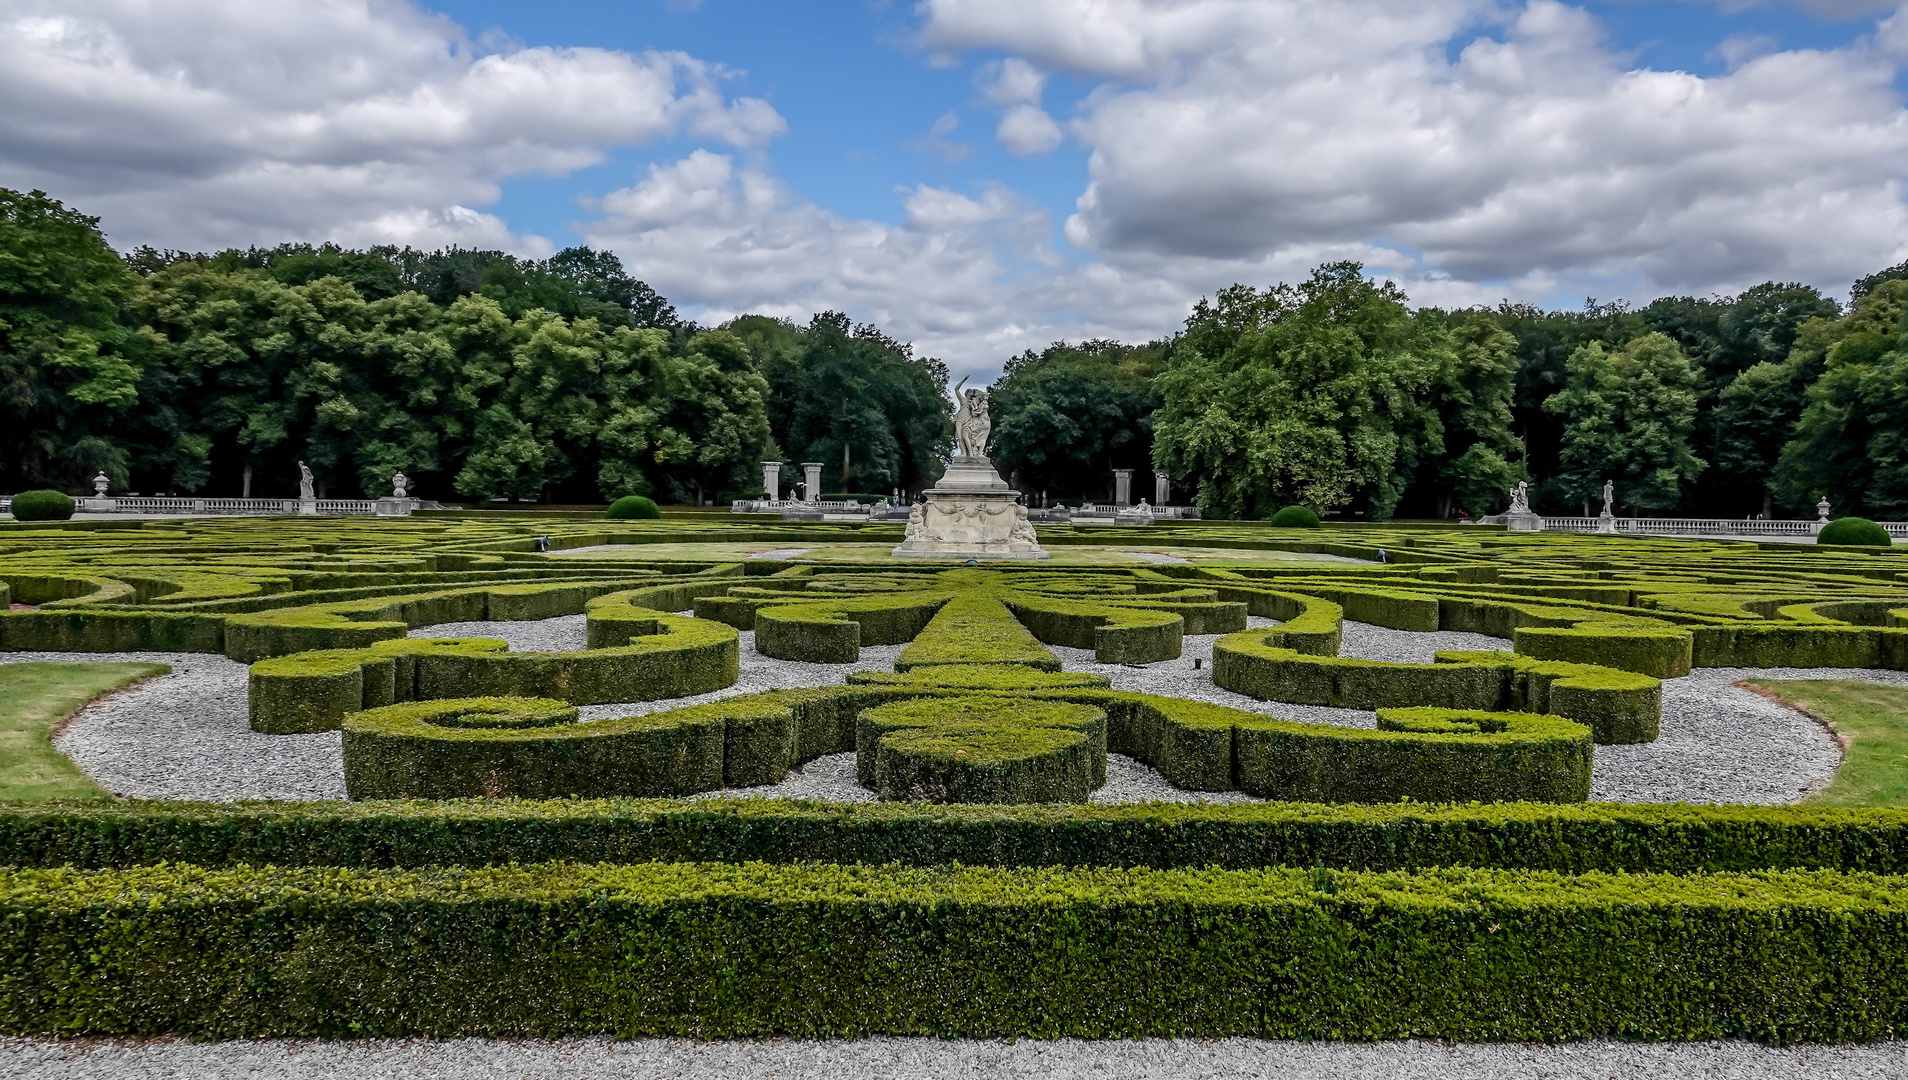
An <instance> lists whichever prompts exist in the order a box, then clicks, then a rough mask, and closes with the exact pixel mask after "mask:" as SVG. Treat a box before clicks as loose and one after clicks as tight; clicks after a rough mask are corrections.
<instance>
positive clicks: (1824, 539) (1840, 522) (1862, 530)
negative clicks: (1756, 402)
mask: <svg viewBox="0 0 1908 1080" xmlns="http://www.w3.org/2000/svg"><path fill="white" fill-rule="evenodd" d="M15 505H18V504H15ZM1815 542H1816V543H1818V544H1862V545H1866V546H1868V547H1890V546H1892V545H1893V544H1894V541H1893V540H1892V539H1890V538H1889V536H1888V530H1887V529H1884V528H1882V527H1881V526H1880V525H1877V524H1875V523H1874V522H1872V521H1870V520H1868V519H1867V518H1864V517H1842V518H1836V519H1835V520H1834V521H1831V522H1829V523H1828V524H1827V525H1824V526H1822V531H1821V532H1820V533H1818V534H1817V535H1816V537H1815Z"/></svg>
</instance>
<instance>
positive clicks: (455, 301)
mask: <svg viewBox="0 0 1908 1080" xmlns="http://www.w3.org/2000/svg"><path fill="white" fill-rule="evenodd" d="M1904 342H1908V264H1904V265H1903V266H1898V267H1890V268H1887V269H1884V270H1880V271H1877V272H1876V273H1874V274H1871V275H1869V276H1868V277H1865V278H1863V279H1862V280H1861V281H1859V282H1857V283H1856V285H1855V287H1854V289H1853V290H1852V295H1851V298H1850V305H1849V306H1848V308H1847V310H1846V311H1845V310H1844V308H1843V305H1841V304H1840V303H1838V302H1837V301H1836V300H1835V299H1834V298H1831V297H1828V296H1825V295H1823V294H1822V293H1821V292H1819V291H1818V290H1817V289H1815V288H1813V287H1811V286H1808V285H1804V284H1798V283H1793V282H1786V283H1785V282H1775V281H1771V282H1766V283H1764V284H1761V285H1757V286H1755V287H1753V288H1750V289H1747V290H1745V291H1744V292H1743V293H1741V294H1740V295H1738V296H1711V297H1692V296H1671V297H1663V298H1661V299H1658V300H1655V301H1653V302H1651V303H1649V304H1647V305H1644V306H1641V307H1633V306H1630V305H1627V304H1624V303H1598V302H1596V301H1594V300H1590V301H1586V302H1585V304H1584V306H1583V308H1582V309H1581V310H1577V311H1547V310H1543V309H1540V308H1536V307H1532V306H1529V305H1522V304H1511V303H1508V302H1507V303H1504V304H1502V305H1500V306H1498V307H1496V308H1470V309H1463V310H1451V311H1447V310H1441V309H1437V308H1415V307H1413V306H1411V304H1410V300H1409V298H1408V297H1407V296H1406V295H1405V294H1404V292H1403V291H1402V290H1400V289H1399V288H1398V287H1397V286H1396V285H1395V284H1392V283H1390V282H1386V281H1382V280H1374V279H1372V278H1370V277H1368V276H1367V275H1366V274H1365V273H1364V270H1363V268H1362V267H1361V266H1359V265H1358V264H1356V263H1333V264H1329V265H1326V266H1321V267H1319V268H1318V269H1316V270H1314V271H1313V272H1312V273H1311V274H1310V275H1309V276H1308V277H1307V278H1306V279H1305V280H1304V281H1300V282H1296V283H1275V284H1272V285H1270V286H1266V287H1260V286H1253V285H1248V284H1240V285H1234V286H1232V287H1230V288H1226V289H1222V290H1219V292H1218V293H1216V294H1215V295H1214V296H1212V297H1209V298H1204V299H1201V300H1200V301H1199V302H1198V303H1197V304H1196V305H1195V306H1194V308H1193V310H1192V311H1191V313H1190V315H1189V316H1188V318H1187V320H1186V322H1185V324H1184V326H1183V327H1181V328H1180V329H1179V331H1178V332H1176V333H1174V334H1171V335H1169V336H1167V337H1163V338H1160V339H1158V340H1155V341H1151V342H1145V343H1138V344H1125V343H1120V342H1113V341H1104V340H1089V341H1083V342H1079V343H1069V342H1065V341H1058V342H1054V343H1053V344H1052V345H1050V346H1048V347H1047V348H1045V349H1041V350H1038V351H1034V350H1029V351H1027V352H1024V353H1022V354H1021V355H1019V356H1015V357H1010V358H1006V359H1005V361H1004V364H1003V371H1002V374H1001V377H1000V378H999V379H998V380H997V381H996V382H995V384H994V386H993V388H992V401H993V422H994V427H993V436H992V442H991V444H990V453H991V455H992V456H993V458H994V460H995V462H996V464H997V465H998V466H999V468H1000V469H1001V471H1002V473H1003V474H1004V475H1006V476H1007V477H1008V479H1009V480H1010V481H1011V482H1012V483H1014V484H1015V485H1016V486H1017V487H1019V488H1020V489H1021V490H1023V491H1026V492H1027V493H1028V494H1029V495H1030V496H1032V497H1034V498H1036V499H1043V500H1044V499H1051V500H1055V501H1058V500H1081V499H1092V500H1104V499H1107V498H1108V497H1110V496H1111V494H1112V487H1113V477H1112V473H1113V470H1115V469H1131V470H1134V472H1135V474H1136V475H1135V487H1134V492H1135V494H1136V495H1138V494H1148V495H1150V493H1151V491H1152V485H1151V483H1150V480H1151V478H1152V474H1153V473H1154V472H1156V471H1157V472H1158V473H1160V474H1163V475H1166V476H1168V477H1170V478H1171V480H1172V481H1173V493H1174V497H1175V501H1196V502H1197V503H1198V505H1199V506H1200V507H1201V509H1202V510H1203V511H1204V512H1205V513H1206V514H1208V515H1218V516H1227V517H1258V516H1262V515H1264V514H1266V513H1269V512H1271V511H1273V510H1276V509H1277V508H1279V507H1281V506H1284V505H1287V504H1289V503H1301V504H1304V505H1308V506H1311V507H1314V508H1315V509H1317V510H1320V511H1324V512H1327V513H1338V514H1344V515H1349V516H1357V517H1366V518H1370V519H1385V518H1391V517H1399V516H1403V517H1439V518H1444V517H1450V516H1452V515H1454V514H1456V513H1457V512H1459V511H1460V510H1462V511H1467V512H1469V513H1471V514H1483V513H1489V512H1493V511H1496V510H1499V509H1502V507H1503V505H1504V504H1505V502H1506V501H1507V497H1508V494H1507V493H1508V491H1509V489H1510V488H1511V487H1512V486H1513V485H1515V484H1516V483H1518V482H1519V481H1529V482H1530V483H1531V485H1532V503H1533V506H1534V507H1535V508H1536V509H1537V510H1539V511H1540V512H1543V513H1551V514H1575V513H1585V512H1594V509H1595V504H1597V503H1598V502H1599V501H1600V491H1601V488H1602V485H1603V482H1604V481H1605V480H1609V481H1612V482H1613V484H1614V486H1615V490H1616V503H1617V507H1618V510H1619V512H1621V513H1649V514H1683V515H1691V516H1705V517H1707V516H1730V517H1735V516H1743V515H1748V514H1755V513H1767V514H1780V513H1788V514H1807V515H1808V516H1813V514H1812V506H1813V504H1814V502H1815V501H1816V499H1818V498H1821V497H1827V498H1828V499H1829V500H1830V502H1831V503H1832V504H1833V505H1834V507H1835V509H1836V511H1837V512H1838V513H1855V514H1865V515H1868V516H1871V517H1901V516H1903V515H1908V435H1904V432H1908V346H1905V345H1904V344H1903V343H1904ZM948 383H949V373H948V369H947V366H946V365H945V364H943V363H942V362H941V361H939V360H936V359H933V358H928V357H918V356H916V355H915V354H914V350H913V348H912V346H910V345H909V344H908V343H906V342H903V341H899V340H896V339H895V338H893V337H891V336H890V335H888V334H887V333H886V332H884V331H883V330H882V329H881V328H879V327H876V326H873V325H869V324H866V323H861V324H857V323H855V322H853V321H852V320H851V319H850V318H849V317H848V316H847V315H845V314H842V313H840V312H820V313H817V314H815V315H814V316H812V317H811V318H810V319H809V320H808V321H807V322H806V323H800V322H796V321H790V320H784V319H776V318H770V317H767V316H761V315H745V316H743V317H741V318H738V319H735V320H732V321H730V322H729V323H726V324H724V325H722V326H716V327H703V326H698V325H696V324H694V323H692V322H689V321H685V320H684V319H682V318H681V317H680V316H678V314H677V313H676V311H675V309H674V307H673V306H671V304H670V303H669V301H668V300H667V299H666V298H664V297H662V296H660V295H658V294H657V293H656V291H655V290H653V289H652V288H650V287H649V286H648V285H647V284H645V283H644V282H642V281H641V280H639V279H638V278H637V277H636V276H635V275H634V274H632V273H630V272H629V270H628V269H627V268H625V267H624V266H623V264H622V262H621V261H620V260H619V259H618V258H617V257H616V255H614V254H613V253H610V252H606V251H597V250H593V249H590V248H585V247H574V248H568V249H565V250H563V251H560V252H558V253H556V254H555V255H552V256H550V257H549V258H547V259H527V258H522V257H518V256H514V255H511V254H508V253H505V252H501V251H477V250H465V249H457V248H453V249H447V250H442V251H431V252H424V251H417V250H413V249H410V248H396V247H374V248H368V249H364V250H353V249H347V248H342V247H338V246H336V245H331V244H325V245H317V246H313V245H309V244H287V245H281V246H278V247H274V248H269V249H267V248H252V249H248V250H245V251H238V250H228V251H220V252H207V253H189V252H179V251H159V250H155V249H152V248H140V249H138V250H135V251H132V252H129V253H125V254H123V255H122V254H121V253H119V252H116V251H114V250H113V248H112V247H111V246H110V245H108V243H107V242H106V239H105V237H103V236H102V235H101V233H100V231H99V227H98V222H97V221H96V220H95V219H93V218H90V217H88V216H86V215H85V214H83V213H81V212H79V211H77V210H74V209H71V208H68V207H66V206H64V205H62V204H61V203H59V202H58V201H56V200H54V199H51V198H49V197H47V196H46V195H44V194H43V193H40V192H27V193H22V192H17V191H9V190H5V189H0V422H4V423H5V424H7V425H8V427H9V428H10V429H11V430H14V431H16V432H19V433H21V434H20V436H19V437H17V438H14V439H10V440H8V442H7V450H6V452H5V455H4V457H0V472H4V474H5V475H4V477H0V485H4V486H5V487H6V488H7V489H8V490H19V489H21V488H25V487H41V486H51V487H57V488H62V489H65V490H68V491H82V490H85V489H86V488H87V487H88V486H89V485H88V484H87V481H88V479H89V478H90V477H92V476H93V475H94V474H95V473H97V472H104V473H105V474H106V475H107V476H108V478H109V479H110V481H111V482H112V484H113V485H114V487H115V489H116V490H127V489H131V490H138V491H143V492H147V493H158V492H180V493H187V492H190V493H201V494H210V495H221V496H224V495H241V494H245V495H255V496H282V495H285V494H288V493H289V492H290V491H291V489H292V485H293V483H294V482H295V481H294V478H295V476H296V474H297V473H296V462H297V461H300V460H303V461H306V462H307V463H309V464H310V465H311V467H312V469H313V472H314V474H315V475H316V477H317V479H318V483H319V486H320V488H321V490H323V491H325V493H326V494H328V495H332V496H352V495H370V494H377V493H380V492H382V491H383V490H386V488H387V485H388V484H389V482H390V476H391V474H392V473H394V472H397V471H399V470H402V471H403V472H405V473H406V474H407V475H409V476H410V477H411V478H412V481H413V485H412V490H413V491H414V492H417V493H419V494H422V495H424V496H425V497H428V498H441V499H446V500H450V499H469V500H488V499H523V500H543V501H556V502H603V501H607V500H609V499H613V498H616V497H618V496H622V495H632V494H641V495H651V496H654V497H655V498H657V499H658V500H660V501H664V502H674V503H690V502H695V503H706V502H721V501H724V500H727V499H731V498H743V497H750V496H754V495H757V494H759V493H760V483H761V473H760V462H762V461H763V460H787V461H790V462H799V461H803V460H808V461H819V462H822V463H823V465H824V471H823V476H824V487H825V488H826V489H828V490H830V491H847V492H868V493H882V494H885V493H888V492H891V491H894V490H897V489H899V490H901V491H903V492H914V491H918V490H920V489H921V488H922V487H924V486H926V485H927V484H930V483H932V482H933V480H934V479H935V478H937V477H938V476H939V475H940V472H941V468H942V462H943V460H944V459H945V457H946V455H947V453H948V451H949V446H950V441H951V428H950V424H949V417H950V414H951V412H952V403H951V401H950V399H949V395H948V391H949V386H948ZM791 472H792V470H791Z"/></svg>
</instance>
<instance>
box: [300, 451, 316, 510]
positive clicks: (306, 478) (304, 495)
mask: <svg viewBox="0 0 1908 1080" xmlns="http://www.w3.org/2000/svg"><path fill="white" fill-rule="evenodd" d="M317 497H318V496H317V495H315V494H313V493H312V490H311V467H310V466H308V465H306V464H305V463H304V462H302V461H301V462H299V463H298V501H299V502H311V501H312V500H314V499H316V498H317Z"/></svg>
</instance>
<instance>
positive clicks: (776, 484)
mask: <svg viewBox="0 0 1908 1080" xmlns="http://www.w3.org/2000/svg"><path fill="white" fill-rule="evenodd" d="M762 490H763V491H766V492H768V494H767V495H765V496H763V497H764V498H766V499H767V500H768V501H769V502H771V503H778V502H781V501H782V463H781V462H779V461H764V462H763V463H762Z"/></svg>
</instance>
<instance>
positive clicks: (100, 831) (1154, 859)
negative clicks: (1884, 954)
mask: <svg viewBox="0 0 1908 1080" xmlns="http://www.w3.org/2000/svg"><path fill="white" fill-rule="evenodd" d="M584 726H587V725H584ZM850 744H851V745H852V740H850ZM548 860H559V861H567V862H576V863H636V862H652V861H661V862H676V861H685V862H697V861H700V862H749V861H760V862H769V863H798V862H833V863H867V864H871V865H880V864H884V863H905V864H909V865H917V866H938V865H945V864H949V863H961V864H964V865H968V866H1053V865H1078V866H1150V867H1156V868H1162V869H1163V868H1170V867H1199V866H1225V867H1232V868H1237V869H1245V868H1251V867H1265V866H1326V867H1333V868H1337V869H1345V870H1409V869H1417V868H1423V867H1435V866H1477V867H1503V868H1509V869H1530V870H1554V871H1560V872H1564V873H1583V872H1585V871H1592V870H1601V871H1609V872H1618V871H1630V872H1653V873H1677V874H1687V873H1696V872H1701V871H1750V870H1764V869H1784V868H1791V867H1800V868H1821V869H1832V870H1848V871H1866V872H1871V873H1878V874H1902V873H1908V810H1846V809H1829V808H1822V807H1808V806H1691V805H1684V804H1679V805H1673V806H1650V805H1633V804H1623V803H1575V804H1556V803H1486V804H1480V803H1458V804H1451V805H1427V804H1424V803H1404V802H1393V803H1362V804H1361V803H1345V804H1340V805H1336V806H1332V805H1321V804H1317V803H1306V804H1294V803H1235V804H1217V803H1149V804H1126V805H1097V804H1095V805H1087V806H988V805H984V804H982V805H972V806H963V805H960V804H923V803H905V802H904V803H830V802H788V801H783V800H770V799H719V800H707V801H686V800H656V801H644V800H636V799H615V800H593V801H580V800H569V799H566V800H561V801H553V802H528V801H521V800H515V799H473V800H465V801H458V802H436V801H421V800H420V801H414V802H363V803H343V802H329V803H237V804H232V803H182V802H172V803H168V802H154V801H146V800H141V801H137V802H132V803H107V804H97V803H85V804H72V803H68V804H0V864H4V865H7V866H22V867H24V866H43V867H52V866H65V865H71V866H80V867H113V866H132V865H138V864H141V863H161V862H170V863H196V864H200V865H205V866H224V865H229V864H235V863H251V864H257V865H275V866H358V867H383V866H398V867H422V866H459V865H462V866H492V865H497V866H501V865H508V864H511V863H534V862H543V861H548Z"/></svg>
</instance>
